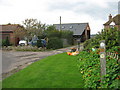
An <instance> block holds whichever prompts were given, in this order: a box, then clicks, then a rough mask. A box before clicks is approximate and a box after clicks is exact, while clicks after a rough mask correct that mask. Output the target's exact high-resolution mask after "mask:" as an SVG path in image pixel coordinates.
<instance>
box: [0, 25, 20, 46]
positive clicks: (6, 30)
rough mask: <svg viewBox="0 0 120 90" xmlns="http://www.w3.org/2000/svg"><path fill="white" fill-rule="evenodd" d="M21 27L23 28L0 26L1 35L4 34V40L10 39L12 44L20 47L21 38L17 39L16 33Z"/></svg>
mask: <svg viewBox="0 0 120 90" xmlns="http://www.w3.org/2000/svg"><path fill="white" fill-rule="evenodd" d="M19 27H21V26H20V25H19V24H7V25H0V34H2V40H4V39H6V38H7V37H8V39H9V41H10V44H12V45H18V42H19V38H18V37H15V35H14V31H15V30H16V29H18V28H19Z"/></svg>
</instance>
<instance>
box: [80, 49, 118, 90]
mask: <svg viewBox="0 0 120 90" xmlns="http://www.w3.org/2000/svg"><path fill="white" fill-rule="evenodd" d="M78 68H79V71H80V73H82V74H83V79H84V83H85V86H84V88H120V85H119V83H120V73H119V71H120V64H119V63H118V62H117V60H116V59H114V58H113V57H111V56H107V57H106V73H107V74H106V76H104V80H103V83H101V80H100V56H99V54H98V51H95V52H86V51H82V52H80V54H79V59H78Z"/></svg>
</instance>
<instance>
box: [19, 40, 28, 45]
mask: <svg viewBox="0 0 120 90" xmlns="http://www.w3.org/2000/svg"><path fill="white" fill-rule="evenodd" d="M19 45H20V46H25V45H27V41H25V40H20V41H19Z"/></svg>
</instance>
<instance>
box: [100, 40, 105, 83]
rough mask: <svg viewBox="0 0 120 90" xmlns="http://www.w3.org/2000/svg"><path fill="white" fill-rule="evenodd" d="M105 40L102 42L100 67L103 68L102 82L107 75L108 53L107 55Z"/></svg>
mask: <svg viewBox="0 0 120 90" xmlns="http://www.w3.org/2000/svg"><path fill="white" fill-rule="evenodd" d="M105 49H106V48H105V40H102V41H100V67H101V82H102V81H103V79H104V78H103V76H104V75H106V53H105Z"/></svg>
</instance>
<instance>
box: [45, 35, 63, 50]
mask: <svg viewBox="0 0 120 90" xmlns="http://www.w3.org/2000/svg"><path fill="white" fill-rule="evenodd" d="M62 47H63V42H62V40H61V39H59V38H57V37H53V38H50V39H49V40H48V44H47V48H48V49H59V48H62Z"/></svg>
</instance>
